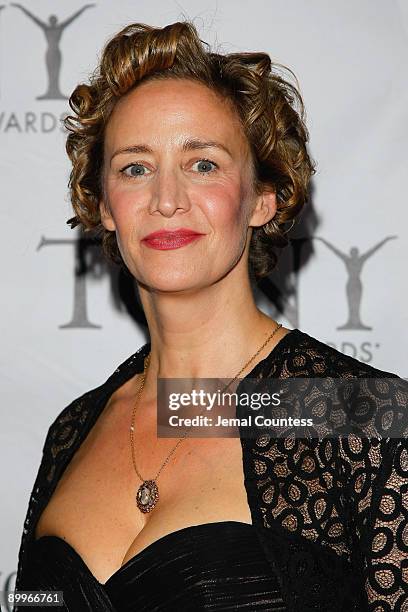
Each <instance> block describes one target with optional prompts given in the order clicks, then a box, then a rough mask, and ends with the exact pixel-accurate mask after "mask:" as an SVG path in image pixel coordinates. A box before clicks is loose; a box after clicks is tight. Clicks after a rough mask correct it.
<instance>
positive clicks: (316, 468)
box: [14, 329, 408, 612]
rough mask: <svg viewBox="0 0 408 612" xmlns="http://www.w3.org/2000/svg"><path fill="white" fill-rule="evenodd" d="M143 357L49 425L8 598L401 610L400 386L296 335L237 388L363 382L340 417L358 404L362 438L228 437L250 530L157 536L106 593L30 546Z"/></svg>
mask: <svg viewBox="0 0 408 612" xmlns="http://www.w3.org/2000/svg"><path fill="white" fill-rule="evenodd" d="M149 350H150V344H149V343H148V344H145V345H144V346H143V347H141V348H140V349H139V350H138V351H137V352H136V353H135V354H133V355H132V356H130V357H129V358H128V359H127V360H126V361H124V362H123V363H122V364H121V365H120V366H119V367H118V368H117V369H116V370H115V371H114V372H113V374H112V375H111V376H110V377H109V378H108V379H107V380H106V381H105V382H104V383H103V384H102V385H100V386H99V387H97V388H95V389H92V390H90V391H88V392H87V393H85V394H83V395H82V396H81V397H79V398H77V399H75V400H74V401H73V402H71V404H69V405H68V406H67V407H66V408H65V409H64V410H63V411H62V412H61V413H60V414H59V415H58V416H57V418H56V419H55V420H54V422H53V423H52V424H51V426H50V428H49V431H48V434H47V437H46V440H45V443H44V447H43V456H42V461H41V464H40V467H39V471H38V475H37V478H36V481H35V483H34V487H33V490H32V493H31V496H30V500H29V506H28V511H27V516H26V520H25V523H24V528H23V534H22V540H21V546H20V551H19V558H18V570H17V577H16V587H15V588H16V590H18V591H21V590H41V589H47V590H63V591H64V595H65V599H66V601H67V607H66V608H65V609H69V610H78V611H80V610H95V611H96V612H97V611H98V610H101V611H107V610H116V611H119V610H129V611H130V610H138V611H139V610H140V611H141V610H146V611H148V610H149V611H152V610H181V609H185V610H214V611H219V610H233V609H238V610H239V609H246V610H270V611H271V612H272V611H275V610H276V611H277V610H281V611H282V612H283V611H284V610H285V611H287V612H295V611H296V612H300V611H301V612H308V611H315V612H316V611H321V612H323V611H324V612H327V611H330V612H335V611H344V612H346V611H347V612H349V611H350V612H351V611H355V612H362V611H365V610H367V611H368V610H370V611H376V612H385V611H389V610H405V611H406V610H408V442H407V439H406V435H407V433H408V430H407V424H406V421H407V418H406V417H407V409H408V383H407V382H406V381H404V380H403V379H401V378H399V377H398V376H396V375H395V374H393V373H389V372H384V371H380V370H377V369H375V368H373V367H371V366H369V365H367V364H365V363H363V362H360V361H358V360H356V359H353V358H352V357H349V356H347V355H344V354H342V353H340V352H339V351H337V350H335V349H334V348H332V347H330V346H328V345H326V344H324V343H322V342H320V341H319V340H317V339H315V338H313V337H312V336H309V335H308V334H306V333H304V332H302V331H300V330H299V329H294V330H292V331H291V332H290V333H289V334H287V335H286V336H284V337H283V338H282V339H281V340H280V342H279V343H278V344H277V346H276V347H275V348H274V349H273V350H272V351H271V353H270V354H269V355H268V356H267V357H266V358H265V359H263V360H262V361H260V362H259V363H258V364H257V365H256V366H255V367H254V368H253V370H252V371H251V372H250V373H248V375H247V376H246V377H245V379H249V378H251V379H256V380H258V381H259V382H260V383H262V381H265V379H272V378H275V379H280V380H282V381H283V380H286V379H290V378H295V377H299V378H306V379H307V378H313V379H315V378H326V379H327V380H330V379H344V380H357V379H359V380H361V382H362V383H363V382H364V381H368V384H361V390H359V395H358V396H356V395H355V394H354V395H351V396H350V397H349V398H348V400H347V402H346V403H347V411H348V412H349V413H358V411H359V410H360V408H361V406H362V405H364V406H367V405H368V406H369V408H370V410H369V414H370V415H371V414H373V415H375V416H373V418H372V423H371V427H370V429H369V431H370V432H371V437H369V438H367V437H361V438H359V437H358V436H357V435H353V436H351V437H350V436H343V437H337V438H335V437H317V438H316V437H315V438H310V439H307V438H304V439H303V438H297V439H293V438H292V437H290V436H288V437H286V438H285V437H283V438H276V437H273V436H268V435H265V434H260V435H259V436H257V437H254V438H253V439H249V438H245V437H241V444H242V449H243V472H244V483H245V487H246V490H247V495H248V502H249V507H250V510H251V517H252V525H249V524H246V523H240V522H237V521H222V522H218V523H207V524H204V525H197V526H192V527H188V528H185V529H181V530H179V531H176V532H174V533H171V534H168V535H167V536H165V537H164V538H160V540H158V541H157V542H153V543H152V544H151V545H150V546H148V547H147V548H146V549H145V550H142V551H141V553H139V554H138V555H136V556H135V557H134V558H133V559H130V560H129V561H128V562H127V563H126V564H125V565H124V566H122V567H121V568H120V569H119V570H118V571H117V572H115V574H113V576H111V577H110V578H109V580H108V581H107V582H106V583H105V584H101V583H99V582H98V581H97V580H96V579H95V577H93V576H92V574H91V573H90V571H89V569H88V568H87V567H86V565H85V564H84V562H83V561H82V559H81V558H80V556H79V555H78V554H77V553H76V551H75V550H74V549H73V548H72V547H71V546H70V545H69V544H68V543H67V542H65V541H64V540H62V539H60V538H57V537H55V536H43V537H42V538H40V539H39V540H37V541H35V538H34V530H35V526H36V523H37V521H38V519H39V517H40V515H41V513H42V511H43V509H44V508H45V506H46V505H47V503H48V500H49V499H50V497H51V495H52V492H53V491H54V489H55V487H56V485H57V483H58V480H59V478H60V477H61V475H62V473H63V471H64V469H65V468H66V467H67V465H68V463H69V461H70V459H71V458H72V456H73V454H74V453H75V451H76V450H77V449H78V447H79V446H80V444H81V442H82V441H83V440H84V439H85V437H86V435H87V434H88V432H89V431H90V429H91V428H92V426H93V425H94V424H95V422H96V420H97V418H98V416H99V415H100V414H101V412H102V410H103V408H104V406H105V405H106V403H107V400H108V398H109V396H110V395H111V394H112V393H113V392H114V390H115V389H117V388H118V387H120V386H121V385H122V384H123V383H124V382H125V381H126V380H128V379H129V378H131V377H132V376H134V375H135V374H136V373H137V372H141V371H142V370H143V359H144V357H145V356H146V355H147V354H148V352H149ZM245 379H243V383H245ZM304 389H305V391H304V393H299V394H298V395H297V397H296V400H297V402H298V403H299V404H300V405H301V406H303V407H306V406H307V407H310V404H311V403H312V404H314V405H318V407H319V411H318V413H319V418H320V421H319V423H322V422H323V421H325V422H329V421H330V422H332V421H333V419H334V416H335V417H336V418H337V417H338V415H337V413H336V414H334V409H333V402H332V401H331V400H330V398H328V397H327V395H324V396H321V397H320V398H317V399H316V397H315V396H313V397H312V395H311V391H310V388H309V387H308V386H307V385H306V386H305V387H304ZM323 399H324V401H322V400H323ZM316 402H317V403H316ZM357 408H358V410H357ZM391 431H392V432H393V433H392V436H391V435H388V434H389V432H391ZM398 431H399V432H400V435H399V436H396V435H395V432H398ZM20 609H21V610H23V606H17V605H16V606H15V607H14V611H15V612H18V611H19V610H20ZM37 609H38V608H37Z"/></svg>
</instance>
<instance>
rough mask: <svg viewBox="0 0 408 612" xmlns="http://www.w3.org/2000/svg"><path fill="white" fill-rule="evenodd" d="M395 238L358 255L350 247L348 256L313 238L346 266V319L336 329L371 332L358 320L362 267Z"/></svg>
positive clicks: (361, 293) (319, 238)
mask: <svg viewBox="0 0 408 612" xmlns="http://www.w3.org/2000/svg"><path fill="white" fill-rule="evenodd" d="M394 238H397V236H387V238H384V240H381V242H379V243H378V244H376V245H374V246H373V247H372V248H371V249H369V250H368V251H366V252H365V253H360V251H359V249H358V248H357V247H355V246H354V247H351V249H350V251H349V254H347V253H343V252H342V251H340V250H339V249H337V248H336V247H335V246H334V245H333V244H331V243H330V242H328V241H327V240H325V239H324V238H321V237H320V236H315V240H321V242H323V244H325V245H326V246H327V248H329V249H330V250H331V251H332V252H333V253H334V254H335V255H337V257H339V258H340V259H341V261H342V262H343V263H344V265H345V266H346V271H347V274H348V279H347V283H346V297H347V304H348V319H347V321H346V323H344V325H340V326H338V327H337V329H367V330H371V329H372V327H369V326H368V325H364V323H363V322H362V321H361V318H360V306H361V298H362V295H363V284H362V282H361V278H360V277H361V272H362V269H363V265H364V264H365V262H366V261H367V259H368V258H369V257H371V256H372V255H374V253H375V252H376V251H378V250H379V249H380V248H381V247H382V246H384V244H385V243H386V242H388V240H393V239H394Z"/></svg>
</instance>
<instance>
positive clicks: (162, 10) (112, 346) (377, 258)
mask: <svg viewBox="0 0 408 612" xmlns="http://www.w3.org/2000/svg"><path fill="white" fill-rule="evenodd" d="M21 6H22V7H24V8H25V9H28V10H29V11H30V12H31V13H32V15H33V16H35V17H36V18H37V19H39V20H41V22H42V24H43V25H41V22H38V21H37V22H36V21H35V20H34V19H33V17H30V16H29V15H27V14H26V13H24V11H23V10H22V9H21V8H19V7H17V6H12V3H10V2H6V1H5V0H3V1H1V0H0V7H1V8H0V141H1V153H0V156H1V157H0V168H1V195H2V197H1V225H2V232H1V249H2V253H1V260H2V263H3V267H2V300H1V305H2V309H3V312H2V317H1V321H2V324H3V326H2V353H1V381H2V390H1V391H2V396H1V410H2V413H1V423H2V427H1V430H0V452H1V462H0V465H1V486H2V491H3V495H2V501H1V534H0V537H1V547H0V580H1V584H0V590H2V589H5V588H6V586H7V584H8V583H10V581H11V584H12V585H13V584H14V572H15V570H16V567H17V553H18V548H19V545H20V537H21V531H22V528H23V522H24V518H25V514H26V510H27V504H28V497H29V493H30V492H31V488H32V485H33V482H34V478H35V476H36V474H37V470H38V466H39V461H40V456H41V449H42V445H43V443H44V439H45V435H46V432H47V429H48V427H49V425H50V423H51V421H52V420H54V418H55V416H56V415H57V414H58V413H59V412H60V411H61V410H62V409H63V408H64V407H65V406H66V405H67V404H68V403H69V402H71V401H72V400H73V399H74V398H75V397H77V396H79V395H80V394H82V393H84V392H85V391H87V390H88V389H90V388H92V387H95V386H98V385H99V384H101V383H102V382H104V380H106V378H107V377H108V376H109V375H110V374H111V373H112V372H113V370H115V369H116V367H117V365H118V364H119V363H121V362H122V361H123V360H124V359H126V358H127V357H128V356H129V355H131V354H132V353H133V352H135V350H136V349H137V348H138V347H139V346H140V345H141V344H143V343H144V342H145V341H146V339H145V335H144V329H143V327H141V326H140V325H138V324H137V323H135V322H134V320H133V319H132V317H131V316H129V314H128V312H127V310H126V308H125V307H124V306H123V304H122V303H121V301H120V300H119V299H118V298H117V297H115V296H116V293H115V291H113V290H114V289H115V283H114V282H113V281H112V276H111V275H110V274H109V273H108V271H107V268H106V267H104V266H96V267H94V268H93V272H92V273H90V274H88V275H86V276H85V277H81V279H78V278H75V268H76V267H77V266H78V261H77V260H78V253H77V250H76V248H75V237H76V236H77V233H76V232H77V230H75V231H73V230H71V229H70V228H69V227H68V226H67V225H66V223H65V222H66V220H67V219H68V218H69V216H72V215H73V213H72V211H71V209H70V204H69V201H68V197H67V180H68V174H69V164H68V159H67V157H66V154H65V149H64V134H63V132H62V129H61V125H60V117H61V116H62V115H63V114H64V113H65V112H67V110H68V103H67V98H66V97H64V96H69V94H70V93H71V91H72V90H73V88H74V87H75V85H76V84H77V83H78V82H80V81H84V80H86V78H87V75H88V74H89V72H90V71H91V70H92V69H93V68H94V66H95V65H96V62H97V57H98V55H99V53H100V50H101V48H102V46H103V44H104V43H105V42H106V41H107V39H108V38H109V37H110V36H111V35H113V34H114V33H115V32H117V31H118V30H119V29H121V28H122V27H123V26H124V25H126V24H127V23H130V22H136V21H137V22H144V23H148V24H153V25H158V26H163V25H165V24H168V23H171V22H174V21H177V20H180V19H183V18H189V19H192V20H193V21H194V23H195V24H196V26H197V28H198V30H199V32H200V34H201V38H203V39H204V40H206V41H208V42H209V43H211V44H212V45H216V48H217V50H219V51H221V52H234V51H241V50H248V51H249V50H251V51H267V52H268V53H270V55H271V57H272V59H274V60H275V61H278V62H281V63H283V64H286V65H288V66H290V67H291V68H292V69H293V70H294V72H295V74H296V75H297V76H298V78H299V81H300V84H301V92H302V94H303V97H304V101H305V105H306V109H307V124H308V127H309V130H310V134H311V142H310V151H311V154H312V156H313V158H314V159H315V160H316V161H317V163H318V171H317V175H316V176H315V178H314V189H313V198H312V203H311V205H310V206H309V208H308V210H307V211H306V213H305V217H304V222H303V225H302V226H299V228H297V234H295V235H294V238H297V240H295V239H294V241H293V243H292V245H291V247H289V248H288V249H287V252H286V254H285V257H284V258H283V259H282V263H281V265H280V267H279V269H278V270H277V271H276V272H274V273H273V274H272V275H271V279H270V280H271V283H272V287H274V286H278V287H280V288H281V290H282V291H283V288H284V287H286V286H287V284H289V285H290V286H291V287H292V288H293V290H292V291H291V292H289V293H288V292H286V293H285V292H284V294H283V299H282V300H281V306H282V308H281V310H282V311H279V308H277V307H276V303H275V304H274V303H273V302H271V300H270V299H269V297H268V296H267V295H265V293H264V292H263V291H259V292H257V299H258V302H259V305H260V307H261V308H262V309H263V310H265V311H266V312H269V313H270V314H271V315H272V316H274V317H276V318H277V319H278V320H279V321H281V322H282V323H283V324H284V325H285V326H287V327H290V328H293V327H299V328H300V329H301V330H303V331H305V332H307V333H309V334H310V335H313V336H315V337H317V338H318V339H320V340H322V341H323V342H326V343H328V344H331V345H333V346H335V347H336V348H338V349H339V350H342V351H343V352H346V353H348V354H350V355H352V356H355V357H357V358H358V359H361V360H363V361H366V362H368V363H370V364H372V365H374V366H376V367H378V368H381V369H384V370H387V371H392V372H396V373H397V374H399V375H400V376H403V377H408V363H407V359H406V347H407V337H408V331H407V330H408V309H407V298H408V295H407V272H406V270H407V254H408V246H407V236H406V227H407V222H408V197H407V193H406V185H407V181H406V165H407V155H406V150H407V131H408V117H407V109H408V81H407V79H406V61H407V50H408V4H407V2H406V1H405V0H400V1H396V0H341V1H340V0H331V1H330V2H327V1H326V0H292V1H289V2H288V0H252V2H251V4H249V3H248V2H246V1H245V2H244V1H243V0H218V1H214V0H207V1H206V2H205V3H202V2H201V1H200V0H177V1H174V0H151V1H150V2H138V1H136V0H135V1H130V0H127V1H125V0H123V1H121V2H116V1H115V2H114V1H113V0H111V1H107V0H100V1H98V2H95V4H94V5H92V6H89V7H88V8H87V9H86V10H84V11H83V12H82V13H81V14H80V15H79V16H77V17H76V18H75V19H74V20H73V21H72V22H70V23H66V24H64V22H65V20H67V19H69V18H70V17H71V16H72V15H74V14H75V13H76V12H77V11H79V10H80V9H81V8H83V7H84V6H85V3H83V2H79V1H78V0H60V1H59V2H58V3H55V2H54V1H53V0H36V1H32V0H31V1H30V0H22V4H21ZM53 14H54V15H56V17H57V19H58V21H57V23H54V24H53V26H54V29H50V28H49V25H50V24H49V18H50V15H53ZM44 24H45V25H46V26H48V31H46V30H45V29H44ZM61 24H62V26H64V25H65V27H63V29H62V33H61V37H60V40H59V50H60V52H61V58H60V59H61V65H60V66H59V68H58V65H57V64H58V44H57V42H58V41H57V38H58V31H57V30H56V29H55V28H58V27H61ZM45 34H47V37H48V42H47V38H46V36H45ZM47 48H48V55H47ZM47 57H48V62H49V64H48V69H47ZM50 71H51V74H50V78H51V82H49V80H48V76H47V75H49V73H50ZM53 71H54V72H53ZM316 237H319V238H322V239H324V240H325V241H326V242H323V240H315V239H314V238H316ZM389 237H395V238H393V239H391V240H390V239H389V240H388V241H386V242H385V243H383V244H381V243H382V241H384V240H385V239H387V238H389ZM303 239H305V240H304V241H303ZM299 245H303V254H305V253H307V251H308V250H309V251H310V252H309V253H308V256H307V257H304V258H303V259H304V261H303V263H302V265H301V268H300V270H298V271H297V270H296V261H295V258H294V255H295V254H296V253H298V252H299V251H298V249H299ZM376 245H379V246H378V248H377V250H375V252H371V249H373V247H375V246H376ZM353 247H354V249H358V251H356V250H354V251H352V252H351V253H350V249H352V248H353ZM333 248H335V249H337V251H334V250H333ZM364 254H367V258H366V260H365V261H364V263H363V260H362V259H361V257H362V256H363V255H364ZM353 255H354V259H353ZM359 266H361V269H360V270H359ZM359 282H361V285H360V289H361V290H362V294H361V297H360V298H359V296H358V291H359ZM67 324H68V325H67ZM64 326H66V327H64Z"/></svg>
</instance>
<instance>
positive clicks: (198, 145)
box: [110, 138, 232, 162]
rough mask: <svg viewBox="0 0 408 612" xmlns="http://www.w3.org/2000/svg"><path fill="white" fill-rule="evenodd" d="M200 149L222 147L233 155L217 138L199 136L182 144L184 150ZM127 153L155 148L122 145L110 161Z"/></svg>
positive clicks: (141, 145)
mask: <svg viewBox="0 0 408 612" xmlns="http://www.w3.org/2000/svg"><path fill="white" fill-rule="evenodd" d="M198 149H221V150H222V151H225V152H226V153H227V154H228V155H229V156H230V157H232V155H231V152H230V150H229V149H228V147H226V146H225V145H224V144H222V143H221V142H217V141H216V140H200V139H198V138H187V139H186V140H185V141H184V142H183V145H182V151H183V152H185V151H197V150H198ZM126 153H153V149H151V148H150V147H148V146H147V145H145V144H137V145H130V146H129V147H122V148H120V149H118V150H117V151H115V152H114V154H113V155H112V157H111V159H110V161H111V162H112V159H113V158H114V157H116V155H124V154H126Z"/></svg>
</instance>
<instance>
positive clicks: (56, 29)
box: [11, 2, 95, 100]
mask: <svg viewBox="0 0 408 612" xmlns="http://www.w3.org/2000/svg"><path fill="white" fill-rule="evenodd" d="M11 6H15V7H17V8H19V9H20V10H22V11H23V12H24V13H25V14H26V15H27V17H29V18H30V19H31V20H32V21H33V22H34V23H35V24H36V25H37V26H38V27H39V28H41V30H42V31H43V32H44V36H45V39H46V42H47V50H46V53H45V66H46V69H47V77H48V87H47V91H46V92H45V94H43V95H42V96H37V97H36V99H37V100H67V96H64V94H63V93H61V90H60V85H59V78H60V71H61V64H62V54H61V50H60V46H59V44H60V40H61V36H62V33H63V32H64V30H65V28H67V27H68V26H69V25H71V23H72V22H73V21H75V19H77V18H78V17H79V16H80V15H81V13H83V12H84V11H85V10H86V9H87V8H90V7H91V6H95V5H94V4H85V6H83V7H82V8H81V9H79V11H77V12H76V13H74V14H73V15H71V17H68V19H65V21H61V22H59V21H58V17H57V16H56V15H50V16H49V17H48V23H47V22H45V21H42V20H41V19H39V18H38V17H37V16H36V15H33V13H31V12H30V11H29V10H28V9H26V8H25V7H24V6H22V5H21V4H18V3H16V2H12V3H11Z"/></svg>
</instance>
